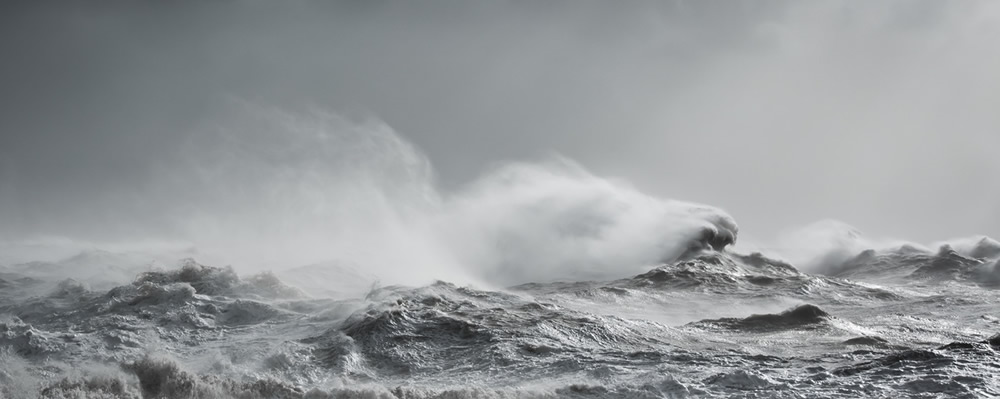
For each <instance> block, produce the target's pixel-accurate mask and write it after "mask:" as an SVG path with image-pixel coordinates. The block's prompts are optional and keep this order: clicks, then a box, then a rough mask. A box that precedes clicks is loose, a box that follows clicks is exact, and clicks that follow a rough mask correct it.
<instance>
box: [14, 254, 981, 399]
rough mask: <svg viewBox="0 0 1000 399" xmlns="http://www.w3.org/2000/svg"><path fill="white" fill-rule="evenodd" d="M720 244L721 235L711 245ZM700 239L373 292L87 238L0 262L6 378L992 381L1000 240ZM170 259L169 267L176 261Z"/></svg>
mask: <svg viewBox="0 0 1000 399" xmlns="http://www.w3.org/2000/svg"><path fill="white" fill-rule="evenodd" d="M706 239H707V240H709V242H710V240H711V237H709V238H706ZM722 247H725V245H724V243H723V244H720V245H705V246H703V247H702V248H700V249H699V250H697V251H691V252H689V253H688V254H687V255H685V256H684V257H682V258H681V259H679V260H676V261H673V262H669V263H664V264H660V265H657V266H655V267H652V268H650V269H649V270H648V271H647V272H645V273H642V274H638V275H634V276H632V277H628V278H623V279H617V280H611V281H573V279H564V280H563V281H559V282H548V283H529V284H521V285H516V286H512V287H506V288H504V289H483V288H477V287H475V286H462V285H456V284H453V283H449V282H446V281H438V282H436V283H433V284H430V285H426V286H420V287H407V286H379V285H377V284H373V282H372V281H371V279H369V278H368V277H366V276H365V275H364V273H361V272H357V271H354V270H350V268H348V267H337V266H334V265H312V266H309V267H303V268H298V269H291V270H285V271H281V272H278V273H263V274H256V275H238V274H237V273H236V272H235V271H234V270H233V269H232V268H228V267H213V266H207V265H203V264H199V263H198V262H196V261H195V260H191V259H186V260H182V261H180V262H179V263H178V264H177V265H172V264H170V263H164V262H163V261H162V260H158V261H156V262H153V263H150V261H151V260H150V258H149V257H144V256H139V255H135V254H118V253H109V252H101V251H87V252H84V253H81V254H79V255H77V256H73V257H71V258H68V259H65V260H62V261H57V262H32V263H17V264H7V265H4V266H3V269H2V270H3V271H2V274H0V314H2V315H3V316H2V317H0V385H2V389H0V392H2V393H3V396H4V397H12V398H28V397H45V398H63V397H68V398H160V397H167V398H215V397H233V398H354V397H357V398H430V397H433V398H466V397H468V398H488V397H576V398H604V397H649V398H661V397H668V398H674V397H845V398H846V397H850V398H854V397H859V396H864V397H901V396H908V397H943V396H947V397H984V396H997V395H1000V377H997V375H998V373H1000V361H998V358H997V353H998V351H1000V336H995V335H994V334H996V333H998V332H1000V319H998V317H997V316H998V315H997V313H996V309H997V304H998V303H1000V295H998V294H997V293H998V291H997V290H996V288H997V286H1000V270H998V266H1000V264H998V262H1000V260H998V259H1000V245H998V244H997V243H996V242H995V241H992V240H989V239H983V240H981V241H979V242H978V243H976V244H975V245H972V246H969V247H968V248H960V249H959V250H955V249H953V248H951V247H948V246H944V247H942V248H941V249H940V250H937V251H927V250H923V249H918V248H915V247H910V246H902V247H899V248H894V249H882V250H877V251H876V250H869V251H864V252H861V253H860V254H857V255H856V256H853V257H851V258H849V259H847V260H846V261H844V262H842V263H838V264H836V265H834V266H831V267H829V268H827V269H826V271H825V273H824V274H825V275H814V274H807V273H803V272H801V271H800V270H798V269H797V268H796V267H795V266H793V265H791V264H788V263H786V262H783V261H779V260H775V259H771V258H769V257H766V256H764V255H761V254H757V253H754V254H738V253H734V252H731V251H727V250H725V249H722ZM164 265H167V266H164Z"/></svg>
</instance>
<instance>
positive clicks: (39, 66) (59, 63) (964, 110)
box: [0, 0, 1000, 242]
mask: <svg viewBox="0 0 1000 399" xmlns="http://www.w3.org/2000/svg"><path fill="white" fill-rule="evenodd" d="M41 3H42V2H4V3H3V5H0V54H2V62H0V235H2V236H4V237H6V238H18V237H23V236H30V235H35V234H48V235H67V236H82V237H84V238H85V237H86V236H88V235H112V236H113V235H116V234H117V235H121V236H127V235H129V234H139V233H143V232H149V231H155V228H150V229H146V228H142V227H136V226H141V225H143V224H144V223H156V218H152V217H143V216H139V215H140V214H142V213H144V212H145V213H155V208H156V205H157V203H158V202H157V201H159V200H158V199H156V198H150V197H146V196H144V195H145V194H142V195H140V194H136V192H135V191H133V190H131V188H132V187H135V186H138V185H148V184H150V182H149V180H150V179H155V178H156V176H159V175H157V174H156V173H154V171H155V170H157V169H158V168H163V167H164V165H169V164H170V163H171V162H178V159H180V158H179V156H178V154H179V153H182V152H183V151H185V149H186V148H188V147H186V146H189V145H190V143H191V140H190V139H191V137H192V136H195V135H198V134H200V133H199V132H201V131H203V130H204V126H205V125H206V124H207V123H209V122H210V121H216V120H219V119H220V118H224V115H225V114H226V113H227V112H228V111H227V110H228V109H229V108H231V106H232V103H233V102H234V101H245V102H250V103H253V104H259V105H262V106H267V107H277V108H280V109H284V110H289V111H290V112H298V111H299V110H307V109H321V110H323V111H324V112H331V113H336V114H342V115H347V116H350V117H358V118H362V119H377V120H381V121H384V122H385V124H387V125H388V126H390V127H391V128H392V129H393V130H395V131H396V132H398V134H399V135H401V136H402V137H404V138H405V139H406V140H409V141H410V142H412V143H413V144H414V145H415V146H416V147H418V148H419V149H421V150H422V151H423V152H425V153H426V155H427V158H429V159H430V162H431V163H432V164H433V167H434V171H435V173H436V178H437V182H438V184H439V185H440V186H441V187H443V189H444V190H445V191H447V190H450V189H453V188H455V187H460V186H462V185H463V184H466V183H467V182H469V181H471V180H473V179H475V177H476V176H477V175H479V174H480V173H482V172H483V171H484V170H486V169H487V168H489V167H491V166H492V165H496V164H497V163H500V162H505V161H507V160H525V159H526V160H532V159H540V158H543V157H546V156H548V155H550V154H561V155H563V156H566V157H568V158H571V159H574V160H576V161H577V162H579V163H580V164H581V165H583V166H584V167H586V168H588V169H589V170H591V171H592V172H593V173H595V174H597V175H602V176H614V177H618V178H621V179H623V180H627V181H629V182H631V183H632V184H634V185H635V186H636V187H638V188H639V189H640V190H641V191H644V192H646V193H649V194H652V195H656V196H659V197H664V198H674V199H680V200H686V201H693V202H699V203H705V204H710V205H714V206H718V207H720V208H723V209H725V210H726V211H728V212H729V213H730V214H731V215H732V216H733V217H734V218H735V219H736V220H737V221H738V222H739V224H740V226H741V233H742V234H745V235H748V236H750V237H754V238H756V239H757V240H760V241H766V240H768V239H769V238H771V237H773V236H775V235H777V234H778V233H780V232H781V231H783V230H786V229H790V228H796V227H799V226H802V225H806V224H809V223H811V222H814V221H817V220H821V219H837V220H842V221H844V222H846V223H849V224H851V225H853V226H855V227H857V228H858V229H860V230H861V231H863V232H865V233H867V234H869V235H874V236H887V237H897V238H905V239H911V240H915V241H919V242H931V241H935V240H939V239H945V238H950V237H956V236H966V235H972V234H988V235H991V236H994V237H997V236H1000V206H998V205H997V204H998V203H1000V179H998V178H1000V3H998V2H994V1H952V2H945V1H905V2H903V1H879V2H869V1H853V2H840V1H822V2H811V1H810V2H805V1H752V2H751V1H740V2H737V1H728V2H721V1H719V2H716V1H651V2H640V1H606V2H596V1H594V2H589V1H541V2H533V1H421V2H417V1H399V2H391V1H349V2H339V3H335V2H320V1H316V2H311V1H288V2H286V1H282V2H271V1H251V0H246V1H212V2H194V1H192V2H184V1H181V2H153V1H150V2H115V1H112V2H89V1H78V2H61V3H58V4H48V5H46V4H41ZM234 99H235V100H234ZM155 183H156V182H153V183H152V184H155ZM147 194H148V193H147ZM122 219H129V220H134V221H135V223H134V224H135V226H132V227H130V228H118V227H116V228H114V229H110V230H111V231H110V232H109V229H108V228H106V226H107V225H108V221H109V220H118V222H116V225H121V224H123V223H122V222H121V220H122ZM124 224H126V225H127V224H129V223H124Z"/></svg>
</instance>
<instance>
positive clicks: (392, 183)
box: [36, 100, 736, 287]
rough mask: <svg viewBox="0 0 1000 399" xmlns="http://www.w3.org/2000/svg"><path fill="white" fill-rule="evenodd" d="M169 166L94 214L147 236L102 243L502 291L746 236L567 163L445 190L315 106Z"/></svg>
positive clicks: (223, 124)
mask: <svg viewBox="0 0 1000 399" xmlns="http://www.w3.org/2000/svg"><path fill="white" fill-rule="evenodd" d="M168 159H171V160H172V162H170V163H163V164H159V165H157V167H156V168H155V169H154V171H153V172H152V173H151V175H150V177H149V178H148V179H147V180H146V181H144V182H143V183H142V185H141V186H139V187H132V188H129V189H128V190H127V191H124V192H120V193H118V198H114V199H111V200H110V202H109V203H103V204H85V205H86V206H95V207H97V208H100V209H103V210H104V211H105V212H112V213H115V212H117V211H116V208H118V207H126V208H127V207H135V206H137V204H141V206H142V208H141V209H140V208H133V209H131V210H129V211H143V212H148V213H149V214H148V215H143V216H142V217H141V218H138V219H136V220H130V218H129V215H128V213H127V212H128V211H124V212H120V213H118V214H117V215H114V214H113V215H111V217H110V219H111V220H114V221H115V223H117V226H115V227H116V228H117V229H118V230H120V231H134V232H142V233H145V234H148V235H147V236H142V235H135V234H133V235H131V236H126V237H118V239H117V241H110V242H108V243H105V244H103V245H110V246H111V247H126V248H127V247H130V246H131V247H134V248H141V247H142V245H143V241H148V242H152V243H156V242H158V241H157V240H161V241H162V242H165V243H173V245H175V246H176V248H175V249H178V250H180V249H189V250H193V251H195V252H193V253H195V254H198V255H199V257H201V258H204V259H207V260H211V261H214V262H219V263H222V264H233V265H236V266H237V267H240V268H246V269H248V270H255V269H261V268H273V269H279V270H280V269H286V268H290V267H294V266H302V265H307V264H313V263H320V262H329V261H336V262H343V263H346V264H351V265H355V266H356V267H358V268H360V269H362V270H364V271H366V272H368V273H371V274H373V275H375V276H377V277H378V278H379V279H381V280H382V281H383V282H385V283H409V284H420V283H426V282H429V281H433V280H434V279H441V280H447V281H453V282H465V283H468V282H475V283H479V284H488V285H491V286H498V287H502V286H508V285H511V284H517V283H525V282H544V281H553V280H581V279H597V278H612V277H625V276H629V275H632V274H635V273H638V272H640V271H642V270H644V269H645V268H648V267H650V266H652V265H654V264H656V263H659V262H662V261H670V260H673V259H676V258H677V257H678V256H680V255H681V254H682V253H684V252H685V251H687V250H688V249H689V246H691V245H692V243H693V242H695V241H697V240H699V239H700V238H701V235H702V234H704V231H705V230H710V231H713V232H718V231H719V230H720V229H721V230H724V231H726V232H727V233H728V234H731V235H735V233H736V231H735V230H736V226H735V222H733V221H732V218H731V217H730V216H728V215H727V214H726V213H725V212H724V211H722V210H719V209H716V208H713V207H709V206H705V205H698V204H692V203H686V202H680V201H674V200H666V199H659V198H654V197H652V196H648V195H645V194H643V193H641V192H639V191H638V190H637V189H635V188H634V187H631V186H630V185H629V184H628V183H626V182H624V181H616V180H614V179H607V178H602V177H598V176H595V175H593V174H591V173H590V172H588V171H587V170H586V169H585V168H584V167H582V166H581V165H578V164H577V163H575V162H573V161H572V160H570V159H567V158H564V157H561V156H558V155H552V156H550V157H548V158H547V159H543V160H540V161H519V162H504V163H499V164H496V165H494V166H493V167H492V168H490V169H489V170H487V171H485V172H484V173H483V174H482V175H481V176H480V177H478V178H476V179H475V180H474V181H472V182H470V183H469V184H467V185H464V186H461V187H459V188H457V189H454V190H447V191H444V192H442V191H441V190H440V189H439V188H438V186H437V184H436V182H435V176H434V169H433V166H432V163H431V161H430V160H428V159H427V157H426V156H425V155H424V154H423V153H422V152H421V151H420V149H418V148H416V147H415V146H414V145H413V144H411V143H409V142H408V141H406V140H405V139H404V138H402V137H401V136H400V135H398V134H397V133H396V132H395V131H393V129H392V128H391V127H389V126H388V125H386V124H384V123H383V122H381V121H379V120H377V119H375V118H373V117H367V118H362V119H357V120H350V119H348V118H345V117H343V116H340V115H337V114H333V113H329V112H326V111H321V110H315V109H314V110H311V111H305V112H292V111H288V110H283V109H279V108H274V107H266V106H261V105H256V104H250V103H247V102H245V101H236V100H234V101H233V106H232V109H231V110H230V112H229V113H227V114H226V115H224V116H222V117H221V118H218V119H216V120H215V121H214V122H213V123H211V124H207V125H206V126H203V127H201V128H200V130H199V131H198V132H197V134H192V135H190V136H189V140H188V142H186V143H185V145H184V146H183V147H182V150H181V151H180V152H179V153H177V154H173V156H171V157H169V158H168ZM130 223H131V224H134V225H130ZM66 240H68V241H72V240H71V239H66ZM130 244H131V245H130ZM92 245H99V244H92ZM166 245H167V244H160V246H161V247H163V246H166ZM36 260H37V259H36Z"/></svg>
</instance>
